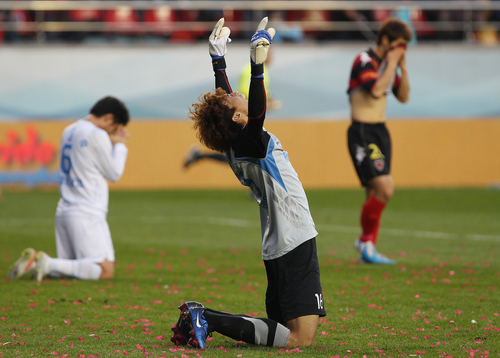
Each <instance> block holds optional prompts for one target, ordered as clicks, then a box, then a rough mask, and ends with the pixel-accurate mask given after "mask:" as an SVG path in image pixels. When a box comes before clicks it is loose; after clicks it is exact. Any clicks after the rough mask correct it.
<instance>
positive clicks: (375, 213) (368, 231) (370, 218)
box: [359, 195, 385, 244]
mask: <svg viewBox="0 0 500 358" xmlns="http://www.w3.org/2000/svg"><path fill="white" fill-rule="evenodd" d="M384 208H385V203H383V202H381V201H380V200H378V199H377V198H375V196H374V195H372V196H370V197H369V198H368V200H367V201H366V202H365V204H364V205H363V209H362V210H361V228H362V230H363V234H362V235H361V237H360V238H359V240H360V241H363V242H366V241H372V242H373V243H374V244H375V243H376V242H377V235H378V229H379V227H380V217H381V216H382V211H383V210H384Z"/></svg>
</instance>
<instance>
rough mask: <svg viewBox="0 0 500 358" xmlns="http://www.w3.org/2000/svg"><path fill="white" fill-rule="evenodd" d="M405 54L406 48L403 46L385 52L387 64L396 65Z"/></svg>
mask: <svg viewBox="0 0 500 358" xmlns="http://www.w3.org/2000/svg"><path fill="white" fill-rule="evenodd" d="M405 53H406V46H403V45H398V46H395V47H393V48H391V49H389V51H387V54H386V57H387V62H389V63H391V62H392V63H395V64H396V65H398V64H399V63H400V62H401V59H402V58H403V57H404V55H405Z"/></svg>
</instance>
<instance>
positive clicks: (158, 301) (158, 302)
mask: <svg viewBox="0 0 500 358" xmlns="http://www.w3.org/2000/svg"><path fill="white" fill-rule="evenodd" d="M153 303H155V304H157V305H161V303H162V301H161V300H153Z"/></svg>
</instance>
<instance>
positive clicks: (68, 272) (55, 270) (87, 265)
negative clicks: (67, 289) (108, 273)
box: [48, 258, 102, 280]
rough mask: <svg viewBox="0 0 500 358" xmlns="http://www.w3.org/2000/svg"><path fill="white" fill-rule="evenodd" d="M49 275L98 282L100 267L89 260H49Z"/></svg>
mask: <svg viewBox="0 0 500 358" xmlns="http://www.w3.org/2000/svg"><path fill="white" fill-rule="evenodd" d="M48 261H49V266H50V270H49V273H48V274H49V275H53V276H70V277H75V278H79V279H81V280H98V279H99V277H100V276H101V272H102V267H101V266H100V265H98V264H96V263H95V262H94V261H91V260H89V259H80V260H67V259H57V258H49V260H48Z"/></svg>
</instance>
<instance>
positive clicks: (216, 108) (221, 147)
mask: <svg viewBox="0 0 500 358" xmlns="http://www.w3.org/2000/svg"><path fill="white" fill-rule="evenodd" d="M226 94H227V93H226V91H224V90H223V89H222V88H217V89H216V90H213V91H211V92H207V93H205V94H203V95H201V96H200V97H199V98H198V100H199V101H200V102H199V103H193V108H192V109H190V110H189V115H188V117H189V119H191V120H193V121H194V125H193V128H194V129H196V130H198V134H197V136H198V139H199V140H200V142H201V143H203V144H204V145H205V146H206V147H208V148H210V149H212V150H215V151H216V152H219V153H225V152H227V151H229V149H231V143H232V142H233V139H234V138H235V137H236V135H238V133H239V132H240V131H241V128H242V126H241V124H238V123H236V122H234V121H233V119H232V118H233V115H234V112H235V110H236V108H230V107H229V106H228V105H227V104H226V103H225V98H226Z"/></svg>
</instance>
